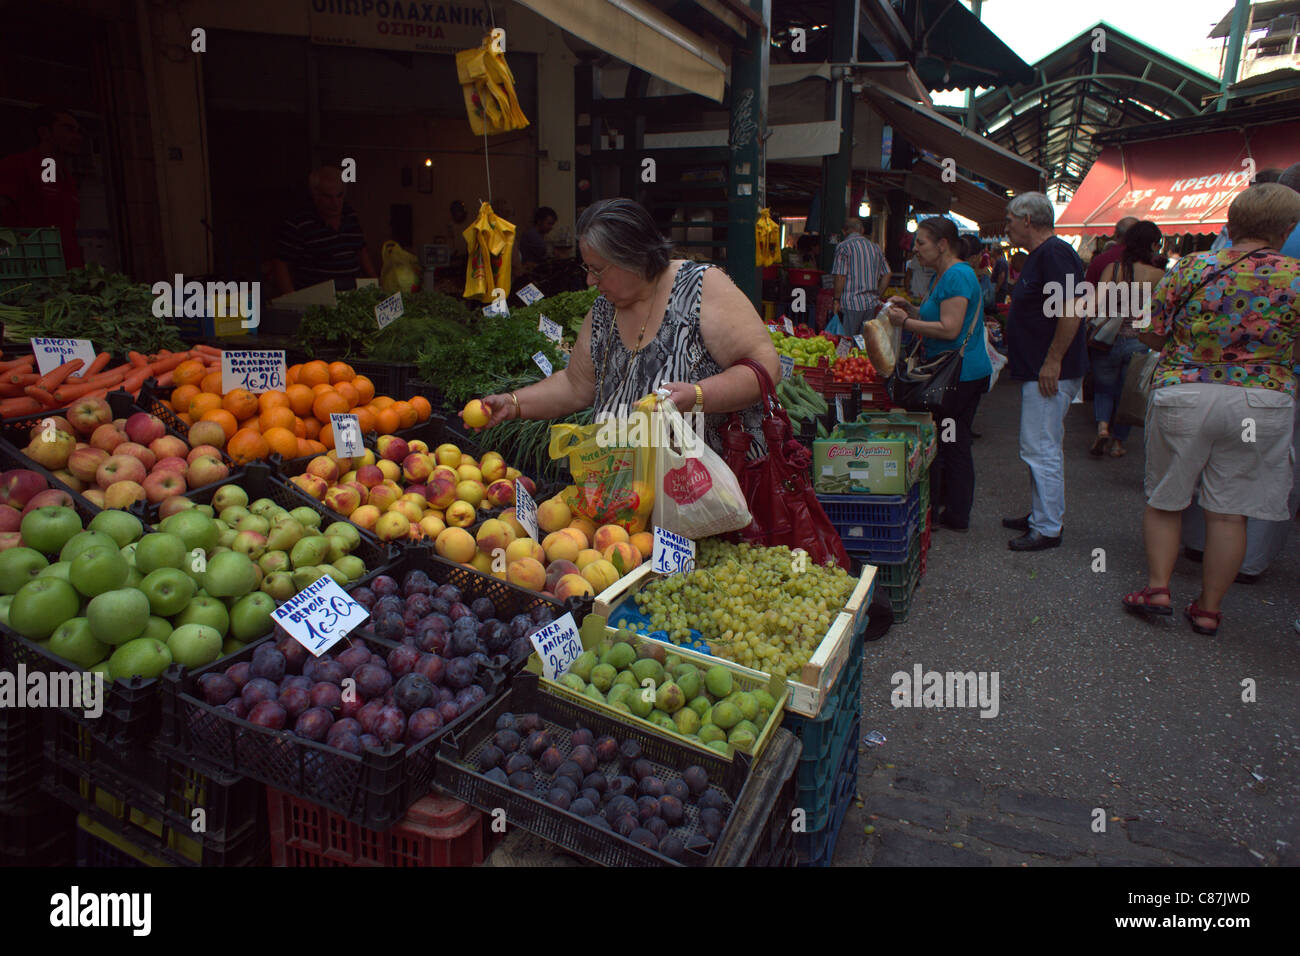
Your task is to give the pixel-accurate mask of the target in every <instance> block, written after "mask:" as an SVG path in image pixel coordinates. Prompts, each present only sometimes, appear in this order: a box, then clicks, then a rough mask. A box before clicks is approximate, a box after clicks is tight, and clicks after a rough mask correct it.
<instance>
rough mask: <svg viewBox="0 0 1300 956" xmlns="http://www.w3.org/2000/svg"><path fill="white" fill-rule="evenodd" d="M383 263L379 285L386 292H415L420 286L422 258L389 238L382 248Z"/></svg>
mask: <svg viewBox="0 0 1300 956" xmlns="http://www.w3.org/2000/svg"><path fill="white" fill-rule="evenodd" d="M380 254H381V255H382V256H383V265H382V266H381V267H380V269H379V287H380V288H381V289H383V290H384V291H385V292H387V293H389V294H392V293H394V292H414V291H415V290H416V289H418V288H419V287H420V260H419V259H417V258H416V257H415V256H414V255H413V254H411V253H409V252H407V251H406V250H405V249H403V248H402V246H401V244H400V243H398V242H397V241H396V240H395V239H389V240H388V241H387V242H385V243H384V245H383V248H382V249H381V250H380Z"/></svg>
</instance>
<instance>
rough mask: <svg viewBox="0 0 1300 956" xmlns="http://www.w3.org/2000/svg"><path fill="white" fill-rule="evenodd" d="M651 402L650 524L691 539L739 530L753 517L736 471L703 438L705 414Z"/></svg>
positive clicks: (665, 403)
mask: <svg viewBox="0 0 1300 956" xmlns="http://www.w3.org/2000/svg"><path fill="white" fill-rule="evenodd" d="M657 394H658V395H659V396H660V397H659V400H658V402H657V404H656V414H655V416H654V417H655V420H656V425H655V428H654V434H653V436H652V440H653V442H654V445H655V449H654V451H655V456H654V460H655V488H656V491H657V493H656V494H655V504H654V515H653V521H654V524H655V527H659V528H664V529H666V530H668V531H675V532H676V533H677V534H680V535H685V536H686V537H688V538H691V539H692V540H698V539H700V538H708V537H712V536H713V535H715V534H726V533H727V532H728V531H739V530H740V529H741V528H744V527H745V526H747V525H748V524H749V523H750V521H751V520H752V519H751V517H750V514H749V506H748V505H746V504H745V495H744V493H743V492H741V490H740V482H739V481H737V480H736V475H735V473H734V472H732V470H731V469H730V468H729V467H728V466H727V463H726V462H725V461H723V460H722V457H721V456H720V455H719V454H718V453H717V452H715V451H714V450H713V449H712V448H710V447H709V446H708V445H707V444H706V443H705V441H704V416H703V415H702V414H698V413H692V414H690V415H689V416H683V415H682V413H681V412H679V411H678V410H677V406H676V405H674V404H673V403H672V402H671V401H668V400H666V399H665V398H663V397H662V396H663V394H664V393H662V392H660V393H657Z"/></svg>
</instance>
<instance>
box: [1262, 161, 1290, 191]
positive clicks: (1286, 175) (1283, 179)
mask: <svg viewBox="0 0 1300 956" xmlns="http://www.w3.org/2000/svg"><path fill="white" fill-rule="evenodd" d="M1255 179H1256V181H1257V182H1258V180H1259V177H1258V176H1256V177H1255ZM1277 181H1278V182H1279V183H1281V184H1282V185H1283V186H1289V187H1290V188H1291V189H1294V190H1295V191H1296V192H1298V193H1300V163H1292V164H1291V165H1290V166H1288V167H1287V168H1286V169H1284V170H1282V173H1281V175H1279V176H1278V177H1277Z"/></svg>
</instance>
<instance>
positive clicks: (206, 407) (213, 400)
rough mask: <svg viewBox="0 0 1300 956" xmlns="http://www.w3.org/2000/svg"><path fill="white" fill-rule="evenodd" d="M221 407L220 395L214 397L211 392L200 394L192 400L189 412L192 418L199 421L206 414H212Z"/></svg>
mask: <svg viewBox="0 0 1300 956" xmlns="http://www.w3.org/2000/svg"><path fill="white" fill-rule="evenodd" d="M220 407H221V396H220V395H213V394H212V393H211V392H200V393H199V394H197V395H195V396H194V397H193V398H191V399H190V407H189V409H188V410H189V413H190V418H192V419H194V420H195V421H198V420H199V419H201V418H202V417H203V413H204V412H210V411H212V410H213V409H215V408H220Z"/></svg>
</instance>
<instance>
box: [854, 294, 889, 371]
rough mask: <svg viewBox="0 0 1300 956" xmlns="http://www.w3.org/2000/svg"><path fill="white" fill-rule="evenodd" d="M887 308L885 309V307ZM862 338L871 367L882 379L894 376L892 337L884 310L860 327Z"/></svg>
mask: <svg viewBox="0 0 1300 956" xmlns="http://www.w3.org/2000/svg"><path fill="white" fill-rule="evenodd" d="M886 308H887V307H886ZM862 338H863V339H864V340H865V341H866V343H867V358H869V359H870V360H871V365H872V367H874V368H875V370H876V372H877V373H878V374H879V375H880V376H881V377H882V378H888V377H889V376H890V375H893V374H894V362H895V359H896V356H895V355H894V337H893V335H891V334H890V325H889V319H888V318H886V317H885V308H882V309H881V310H880V314H879V315H877V316H876V317H875V318H874V319H872V320H871V321H870V322H864V323H863V325H862Z"/></svg>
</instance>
